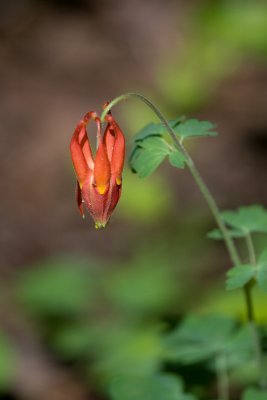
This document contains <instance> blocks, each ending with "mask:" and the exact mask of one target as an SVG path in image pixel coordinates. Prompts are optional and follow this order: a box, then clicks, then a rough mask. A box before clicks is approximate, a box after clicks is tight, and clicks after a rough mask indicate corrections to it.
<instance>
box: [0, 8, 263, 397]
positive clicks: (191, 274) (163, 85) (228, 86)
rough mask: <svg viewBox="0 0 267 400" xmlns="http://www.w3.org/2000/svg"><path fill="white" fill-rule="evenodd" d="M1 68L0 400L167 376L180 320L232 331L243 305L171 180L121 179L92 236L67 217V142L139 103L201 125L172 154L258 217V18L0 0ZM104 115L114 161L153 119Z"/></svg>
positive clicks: (84, 224) (105, 393)
mask: <svg viewBox="0 0 267 400" xmlns="http://www.w3.org/2000/svg"><path fill="white" fill-rule="evenodd" d="M0 54H1V58H0V60H1V61H0V85H1V90H0V99H1V107H0V117H1V147H0V154H1V157H0V163H1V169H0V171H1V187H2V190H1V205H0V207H1V208H0V215H1V231H0V238H1V242H0V252H1V261H0V398H1V399H3V400H4V399H6V400H19V399H25V400H35V399H38V400H46V399H47V400H48V399H49V400H61V399H62V400H63V399H64V400H68V399H70V400H73V399H75V400H83V399H92V400H93V399H98V400H102V399H109V398H110V397H109V384H110V382H111V381H112V379H113V378H114V377H116V376H117V375H119V374H120V373H121V372H125V371H127V372H129V373H131V372H132V371H139V372H140V371H144V373H149V372H153V371H159V370H162V369H164V368H166V365H164V361H163V359H162V353H161V351H162V350H161V346H160V334H161V332H162V331H163V330H164V329H170V327H171V326H172V324H174V322H175V321H177V320H179V319H180V318H181V317H182V316H184V315H185V314H186V313H188V312H191V311H192V310H193V311H194V312H198V311H203V310H204V311H211V312H213V311H216V312H218V311H220V312H222V313H225V314H231V315H234V316H236V317H237V318H240V319H242V318H243V317H244V309H243V308H244V305H243V298H242V294H241V293H239V292H237V294H234V295H232V294H229V293H228V294H224V290H223V280H224V274H225V270H226V269H227V268H228V267H229V260H228V258H227V255H226V254H225V251H224V247H223V245H222V244H218V243H214V242H212V241H211V240H209V239H207V237H206V233H207V232H208V231H209V230H210V229H212V228H213V227H214V222H213V221H212V218H211V217H210V214H209V211H208V209H207V207H206V205H205V203H204V202H203V200H202V198H201V196H200V194H199V192H198V189H197V188H196V187H195V185H194V182H193V181H192V179H191V177H190V175H189V173H188V172H186V171H182V170H175V169H173V168H172V167H170V166H168V165H167V164H166V165H163V167H161V168H160V170H159V171H157V173H155V174H154V175H153V176H152V177H150V178H148V179H145V180H140V179H139V178H138V177H136V176H135V175H133V174H132V173H131V172H130V170H129V168H128V167H127V166H126V168H125V173H124V182H123V194H122V198H121V201H120V203H119V205H118V207H117V209H116V211H115V212H114V214H113V216H112V220H111V222H110V224H109V226H108V227H107V228H106V229H105V230H95V229H94V226H93V223H92V221H91V219H90V217H89V216H88V217H87V218H86V219H85V221H83V220H82V219H81V218H80V216H79V213H78V211H77V209H76V204H75V199H74V197H75V196H74V188H75V179H74V173H73V170H72V166H71V161H70V156H69V141H70V137H71V135H72V133H73V130H74V128H75V126H76V124H77V122H78V121H79V120H80V118H81V117H82V116H83V115H84V113H85V112H87V111H89V110H97V111H100V109H101V106H102V104H103V102H104V101H106V100H110V99H112V98H114V97H116V96H117V95H119V94H121V93H124V92H128V91H135V92H140V93H143V94H144V95H146V96H147V97H149V98H151V99H152V100H153V101H154V102H155V103H156V104H157V105H158V107H159V108H160V109H161V110H162V111H163V112H164V113H165V114H166V116H167V117H168V118H174V117H176V116H178V115H181V114H185V115H187V116H194V117H196V118H200V119H206V120H207V119H208V120H210V121H212V122H213V123H215V124H217V126H218V131H219V133H220V135H219V137H218V138H216V139H214V138H212V139H203V140H196V141H195V140H192V141H189V142H188V148H189V151H190V152H191V154H192V156H193V158H194V159H195V160H196V163H197V164H198V166H199V168H200V170H201V172H202V174H203V175H204V176H205V179H206V181H207V183H208V184H209V186H210V188H211V191H212V192H213V193H214V195H215V196H216V198H217V200H218V203H219V205H220V206H221V207H222V208H235V207H236V206H238V205H248V204H253V203H256V204H258V203H261V204H263V205H265V206H267V186H266V170H267V112H266V110H267V4H266V1H264V0H263V1H260V0H242V1H241V0H240V1H239V0H210V1H209V0H196V1H185V0H176V1H175V0H147V1H141V0H116V1H115V0H114V1H112V0H98V1H93V0H76V1H75V0H47V1H45V0H42V1H41V0H39V1H38V0H13V1H9V2H5V1H1V2H0ZM114 115H115V116H116V118H117V120H118V121H119V124H120V125H121V127H122V129H123V131H124V132H125V134H126V136H127V138H128V145H127V151H128V153H129V151H130V149H131V137H132V135H133V134H134V133H136V132H137V131H138V130H139V129H140V128H141V127H142V126H143V125H144V124H146V123H148V122H151V121H156V119H155V116H153V115H152V113H151V111H149V110H148V109H146V108H145V106H144V105H143V104H138V103H137V102H136V101H135V100H131V101H128V102H127V103H125V104H121V105H120V106H119V107H117V108H116V109H114ZM264 244H265V245H266V240H265V239H264V238H263V239H262V238H261V239H258V240H257V242H256V245H257V247H261V246H264ZM266 300H267V297H266V295H263V294H260V293H258V294H257V313H256V314H257V318H258V320H259V321H266V320H267V311H266ZM205 379H206V380H207V384H208V385H210V386H211V387H212V379H210V377H209V379H208V378H207V377H206V378H205Z"/></svg>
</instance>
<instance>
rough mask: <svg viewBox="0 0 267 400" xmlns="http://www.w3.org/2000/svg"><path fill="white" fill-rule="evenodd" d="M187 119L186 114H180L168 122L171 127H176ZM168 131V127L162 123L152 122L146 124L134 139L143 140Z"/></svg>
mask: <svg viewBox="0 0 267 400" xmlns="http://www.w3.org/2000/svg"><path fill="white" fill-rule="evenodd" d="M184 119H185V117H184V116H179V117H177V118H175V119H173V120H169V121H168V123H169V125H170V126H171V128H173V129H174V128H176V127H177V126H178V125H179V124H180V122H182V121H183V120H184ZM166 133H167V129H166V127H165V126H164V125H163V124H162V123H158V124H155V123H150V124H148V125H146V126H145V127H144V128H142V129H141V130H140V131H139V132H138V133H137V134H136V135H135V138H134V140H135V141H136V142H139V141H142V140H144V139H146V138H148V137H150V136H162V135H164V134H166Z"/></svg>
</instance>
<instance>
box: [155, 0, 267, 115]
mask: <svg viewBox="0 0 267 400" xmlns="http://www.w3.org/2000/svg"><path fill="white" fill-rule="evenodd" d="M192 14H193V15H192V19H191V20H190V22H189V21H188V22H189V25H188V26H187V32H185V35H186V46H185V47H184V48H183V49H182V51H179V53H176V52H175V51H174V52H173V54H171V55H170V56H169V58H168V59H167V60H166V61H165V62H163V63H162V65H161V67H160V68H159V71H158V76H157V81H158V82H159V86H160V90H161V93H162V94H163V95H164V96H165V98H166V100H167V101H168V102H169V104H171V103H172V104H173V106H174V107H175V108H176V109H177V99H179V109H180V110H183V111H184V110H192V109H194V108H196V107H197V106H199V105H201V104H203V101H205V100H207V99H208V97H209V96H210V95H211V94H212V92H213V90H214V88H215V87H216V83H217V82H218V80H220V79H222V78H223V77H225V76H226V75H227V74H228V73H230V72H232V71H233V70H234V69H235V68H236V67H238V66H239V64H240V62H241V61H242V60H243V59H244V58H248V57H251V58H252V57H253V58H254V59H255V58H258V59H261V60H264V61H266V56H267V4H266V2H265V1H261V0H255V1H251V0H245V1H241V0H224V1H221V0H219V1H212V2H211V1H206V2H200V3H199V4H198V5H197V6H196V7H194V9H193V13H192ZM174 50H175V49H174ZM178 54H179V55H178Z"/></svg>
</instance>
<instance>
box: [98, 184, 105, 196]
mask: <svg viewBox="0 0 267 400" xmlns="http://www.w3.org/2000/svg"><path fill="white" fill-rule="evenodd" d="M96 189H97V191H98V193H99V194H104V193H105V192H106V190H107V185H98V186H97V187H96Z"/></svg>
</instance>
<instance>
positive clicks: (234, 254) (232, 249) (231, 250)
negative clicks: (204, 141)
mask: <svg viewBox="0 0 267 400" xmlns="http://www.w3.org/2000/svg"><path fill="white" fill-rule="evenodd" d="M132 97H134V98H137V99H139V100H141V101H143V102H144V103H145V104H146V105H147V106H148V107H150V108H151V110H152V111H154V113H155V114H156V115H157V117H158V118H159V119H160V121H161V122H162V124H163V125H164V126H165V128H166V130H167V132H168V133H169V135H170V137H171V138H172V140H173V143H174V145H175V147H176V148H177V149H178V150H179V151H180V152H181V153H182V154H183V155H184V156H185V158H186V162H187V166H188V168H189V170H190V172H191V174H192V176H193V178H194V180H195V182H196V184H197V186H198V187H199V190H200V191H201V193H202V195H203V197H204V198H205V200H206V202H207V204H208V206H209V208H210V211H211V213H212V215H213V216H214V219H215V221H216V222H217V225H218V227H219V229H220V230H221V232H222V234H223V238H224V242H225V245H226V248H227V250H228V254H229V256H230V259H231V261H232V263H233V265H234V266H237V265H239V264H240V263H241V262H240V258H239V254H238V251H237V249H236V246H235V243H234V241H233V239H232V238H231V236H230V234H229V232H228V229H227V228H226V226H225V223H224V220H223V219H222V217H221V214H220V210H219V207H218V206H217V203H216V201H215V199H214V197H213V195H212V194H211V192H210V191H209V189H208V187H207V185H206V183H205V182H204V180H203V178H202V176H201V175H200V173H199V171H198V169H197V167H196V165H195V163H194V161H193V160H192V158H191V157H190V155H189V154H188V153H187V150H186V149H185V147H184V146H183V144H182V142H181V141H179V140H178V138H177V136H176V134H175V132H174V130H173V129H172V127H171V126H170V125H169V123H168V121H167V120H166V118H165V117H164V116H163V115H162V113H161V112H160V111H159V109H158V108H157V107H156V106H155V105H154V104H153V103H151V101H150V100H148V99H147V98H146V97H144V96H142V95H140V94H138V93H126V94H123V95H121V96H119V97H116V98H115V99H113V100H112V101H111V102H110V103H109V104H108V105H107V106H106V107H105V109H104V111H103V113H102V115H101V121H102V122H103V121H104V120H105V116H106V115H107V113H108V112H109V110H110V109H111V108H112V107H113V106H115V105H116V104H118V103H119V102H121V101H124V100H127V99H129V98H132ZM247 240H248V242H247V244H248V247H249V252H250V257H251V259H252V260H253V261H254V260H255V259H256V258H255V252H254V248H253V243H252V240H251V238H249V237H248V239H247ZM244 294H245V300H246V309H247V318H248V321H249V323H250V325H251V327H252V337H253V341H254V345H255V353H256V358H257V364H258V366H259V370H260V369H261V365H262V353H261V345H260V339H259V335H258V331H257V327H256V324H255V317H254V311H253V303H252V296H251V285H250V283H248V284H247V285H246V286H245V287H244ZM224 399H227V397H226V398H223V400H224Z"/></svg>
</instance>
